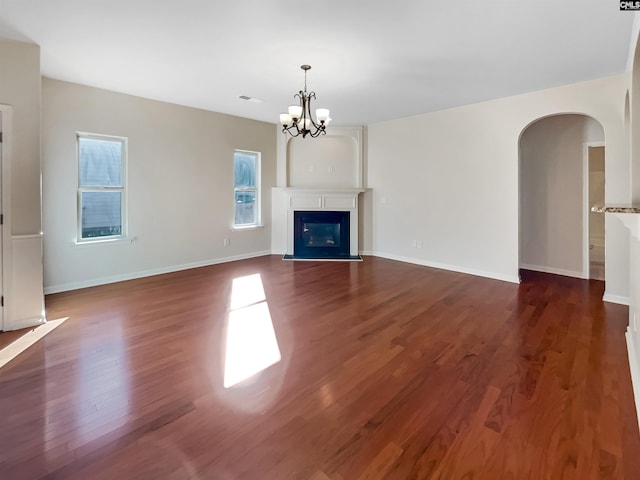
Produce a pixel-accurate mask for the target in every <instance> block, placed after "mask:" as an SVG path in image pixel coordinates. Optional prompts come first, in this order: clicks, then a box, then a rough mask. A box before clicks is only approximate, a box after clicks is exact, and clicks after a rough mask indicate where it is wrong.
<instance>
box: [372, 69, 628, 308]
mask: <svg viewBox="0 0 640 480" xmlns="http://www.w3.org/2000/svg"><path fill="white" fill-rule="evenodd" d="M628 85H629V76H628V75H626V74H624V75H617V76H613V77H608V78H602V79H598V80H594V81H590V82H583V83H579V84H574V85H568V86H564V87H558V88H553V89H548V90H543V91H539V92H532V93H528V94H524V95H518V96H514V97H509V98H503V99H499V100H493V101H488V102H483V103H479V104H474V105H467V106H463V107H459V108H454V109H450V110H445V111H440V112H435V113H429V114H424V115H418V116H415V117H410V118H405V119H398V120H393V121H389V122H383V123H378V124H374V125H370V126H369V127H368V132H367V134H368V144H367V148H368V158H367V163H368V171H367V181H368V183H367V185H366V186H367V187H370V188H371V189H372V192H373V200H372V208H373V213H372V220H371V221H372V235H373V250H374V253H376V254H377V255H380V256H385V257H389V258H396V259H400V260H406V261H411V262H415V263H420V264H425V265H433V266H438V267H443V268H448V269H452V270H458V271H462V272H468V273H475V274H479V275H484V276H488V277H494V278H500V279H505V280H510V281H517V280H518V258H519V256H518V243H519V239H518V229H519V224H518V222H519V212H518V211H519V208H518V201H519V195H518V179H519V174H518V141H519V137H520V134H521V132H522V131H523V130H524V129H525V128H526V127H527V126H528V125H529V124H530V123H532V122H533V121H535V120H537V119H539V118H542V117H545V116H549V115H553V114H558V113H579V114H584V115H588V116H591V117H593V118H594V119H596V120H597V121H598V122H599V123H600V124H601V125H602V126H603V127H604V130H605V137H606V145H607V165H606V168H607V171H606V177H607V192H606V193H607V198H606V200H607V202H608V203H624V202H628V201H629V199H630V185H629V171H630V166H629V156H628V143H627V139H626V138H625V129H624V99H625V94H626V91H627V88H628ZM606 229H607V271H606V275H607V277H606V288H607V293H608V295H609V298H616V299H621V300H624V299H627V298H628V295H629V290H628V248H629V247H628V235H627V233H626V232H625V231H624V227H623V226H622V225H620V224H619V223H618V222H614V221H607V225H606ZM413 240H418V241H421V242H422V245H423V247H422V248H417V247H413V246H412V245H413V242H412V241H413Z"/></svg>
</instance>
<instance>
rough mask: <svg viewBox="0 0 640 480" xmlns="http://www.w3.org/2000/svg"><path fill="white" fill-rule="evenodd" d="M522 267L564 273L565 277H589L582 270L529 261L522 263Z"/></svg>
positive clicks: (544, 271)
mask: <svg viewBox="0 0 640 480" xmlns="http://www.w3.org/2000/svg"><path fill="white" fill-rule="evenodd" d="M520 268H522V269H524V270H533V271H534V272H542V273H552V274H553V275H563V276H565V277H573V278H582V279H585V280H586V279H587V278H585V276H584V275H583V273H582V271H578V270H565V269H564V268H554V267H546V266H542V265H530V264H528V263H522V264H520Z"/></svg>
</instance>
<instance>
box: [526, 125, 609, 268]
mask: <svg viewBox="0 0 640 480" xmlns="http://www.w3.org/2000/svg"><path fill="white" fill-rule="evenodd" d="M604 140H605V139H604V129H603V128H602V125H601V124H600V123H599V122H598V121H597V120H595V119H593V118H591V117H589V116H586V115H581V114H559V115H553V116H548V117H544V118H541V119H538V120H536V121H534V122H533V123H531V124H529V125H528V126H527V127H526V128H525V129H524V130H523V131H522V133H521V135H520V144H519V151H520V169H519V171H520V258H519V262H520V268H521V269H526V270H535V271H542V272H547V273H554V274H560V275H568V276H572V277H578V278H597V279H601V280H604V267H605V264H604V263H605V262H604V215H602V214H595V213H591V212H590V207H591V205H593V204H602V203H603V202H604V158H605V146H604Z"/></svg>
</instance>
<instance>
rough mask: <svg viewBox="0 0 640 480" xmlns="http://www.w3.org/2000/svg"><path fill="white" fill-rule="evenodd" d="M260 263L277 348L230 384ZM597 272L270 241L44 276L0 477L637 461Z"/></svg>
mask: <svg viewBox="0 0 640 480" xmlns="http://www.w3.org/2000/svg"><path fill="white" fill-rule="evenodd" d="M255 274H259V275H260V280H261V283H262V286H263V288H264V294H265V298H264V302H266V306H267V307H268V310H267V311H268V312H269V314H270V315H269V316H270V321H271V322H272V323H273V328H274V330H275V333H276V337H277V343H278V347H279V350H280V355H281V360H280V361H279V362H277V363H275V364H274V365H271V366H270V367H268V368H266V369H265V370H263V371H261V372H260V373H258V374H256V375H254V376H253V377H252V378H250V379H248V380H246V381H244V382H243V383H241V384H239V385H236V386H234V387H231V388H225V387H224V385H223V376H224V372H225V352H226V348H227V345H226V340H227V337H226V335H227V331H228V329H227V327H228V325H227V322H228V321H229V318H230V315H231V317H233V316H234V315H236V313H235V312H236V309H235V307H234V302H236V300H237V299H236V300H232V295H235V294H237V291H234V279H239V278H241V277H246V276H249V275H255ZM237 284H238V283H237V280H236V283H235V285H237ZM603 286H604V285H603V283H602V282H598V281H585V280H577V279H571V278H566V277H558V276H553V275H546V274H539V273H533V272H523V282H522V284H520V285H514V284H509V283H505V282H499V281H494V280H489V279H483V278H479V277H474V276H469V275H463V274H458V273H454V272H446V271H441V270H435V269H430V268H425V267H421V266H416V265H410V264H405V263H399V262H394V261H390V260H385V259H380V258H371V257H367V258H365V261H364V262H362V263H340V262H335V263H334V262H330V263H322V262H284V261H282V260H281V259H280V258H279V257H275V256H267V257H261V258H256V259H251V260H245V261H240V262H234V263H229V264H224V265H216V266H212V267H206V268H198V269H194V270H188V271H183V272H176V273H172V274H167V275H160V276H156V277H149V278H143V279H138V280H133V281H129V282H122V283H118V284H112V285H104V286H100V287H95V288H89V289H84V290H78V291H74V292H67V293H62V294H56V295H49V296H47V298H46V306H47V315H48V318H49V319H51V320H54V319H57V318H65V317H69V318H68V320H66V321H65V322H64V323H62V324H61V325H60V326H58V327H57V328H56V329H55V330H53V331H52V332H50V333H49V334H47V335H46V336H45V337H44V338H43V339H41V340H39V341H38V342H37V343H35V344H34V345H33V346H31V347H30V348H29V349H28V350H27V351H25V352H24V353H22V354H20V355H19V356H18V357H16V358H15V359H14V360H12V361H11V362H10V363H8V364H6V365H5V366H4V367H3V368H1V369H0V432H1V434H0V478H2V479H4V478H7V479H38V478H49V479H54V478H61V479H62V478H63V479H87V478H91V479H92V480H100V479H113V478H136V479H146V478H148V479H159V478H162V479H187V478H189V479H190V478H197V479H205V478H206V479H209V478H211V479H223V480H240V479H247V480H253V479H278V480H280V479H305V480H307V479H311V480H347V479H348V480H351V479H399V480H404V479H442V480H445V479H446V480H451V479H471V478H473V479H491V480H493V479H501V480H502V479H514V480H537V479H576V480H578V479H579V480H591V479H627V480H631V479H638V478H640V435H639V433H638V425H637V417H636V412H635V407H634V403H633V397H632V388H631V380H630V374H629V367H628V363H627V356H626V355H627V354H626V344H625V339H624V332H625V329H626V323H627V315H628V310H627V308H626V307H623V306H620V305H613V304H605V303H603V302H602V300H601V298H602V294H603ZM236 290H237V287H236ZM247 301H249V302H250V303H251V305H253V306H255V305H260V308H262V309H263V310H264V305H263V300H262V299H260V298H258V299H257V300H256V299H253V300H247ZM248 308H252V307H251V306H250V307H248ZM252 311H257V309H254V310H252ZM252 315H253V314H252ZM251 318H253V317H251ZM246 322H247V320H245V323H246ZM15 338H16V334H11V335H7V334H0V345H4V344H9V343H10V342H11V341H13V339H15ZM260 346H261V345H257V346H253V347H252V348H251V349H250V350H249V351H248V352H247V355H251V354H252V353H255V351H256V350H257V349H258V348H259V347H260Z"/></svg>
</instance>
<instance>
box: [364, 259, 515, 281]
mask: <svg viewBox="0 0 640 480" xmlns="http://www.w3.org/2000/svg"><path fill="white" fill-rule="evenodd" d="M372 254H373V255H374V256H376V257H382V258H387V259H389V260H397V261H399V262H405V263H413V264H415V265H422V266H424V267H432V268H439V269H441V270H449V271H452V272H459V273H466V274H468V275H476V276H478V277H485V278H493V279H495V280H502V281H503V282H511V283H520V277H519V276H518V275H505V274H503V273H497V272H488V271H485V270H476V269H474V268H467V267H461V266H459V265H449V264H446V263H440V262H430V261H427V260H423V259H421V258H413V257H403V256H400V255H393V254H390V253H384V252H373V253H372Z"/></svg>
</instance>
